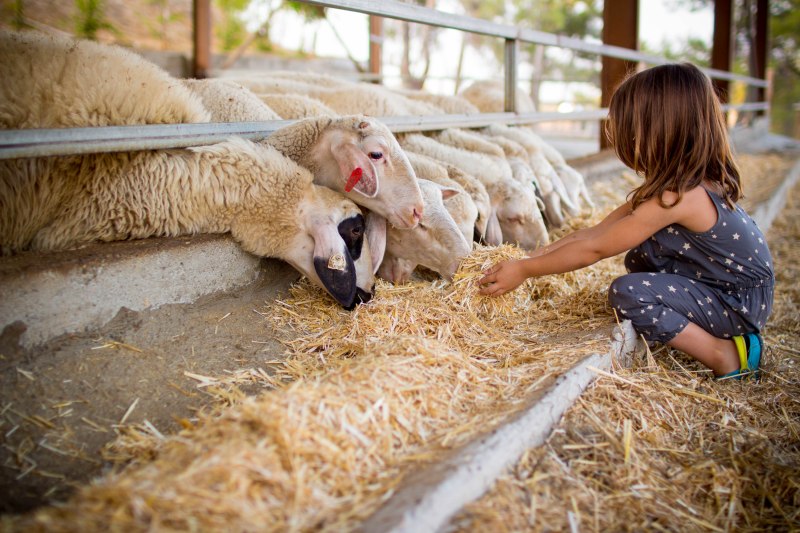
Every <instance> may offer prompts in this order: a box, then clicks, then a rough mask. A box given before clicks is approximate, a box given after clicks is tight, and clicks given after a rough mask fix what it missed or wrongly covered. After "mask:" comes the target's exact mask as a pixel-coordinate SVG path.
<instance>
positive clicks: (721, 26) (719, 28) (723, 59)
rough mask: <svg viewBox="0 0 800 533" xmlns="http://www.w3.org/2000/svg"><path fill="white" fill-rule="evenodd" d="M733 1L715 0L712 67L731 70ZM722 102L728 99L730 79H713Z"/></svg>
mask: <svg viewBox="0 0 800 533" xmlns="http://www.w3.org/2000/svg"><path fill="white" fill-rule="evenodd" d="M732 22H733V3H732V1H731V0H715V1H714V38H713V44H712V46H711V68H713V69H717V70H726V71H730V70H731V35H732V33H733V24H732ZM713 83H714V87H715V88H716V90H717V95H718V96H719V99H720V101H721V102H723V103H725V102H727V101H728V90H729V87H730V83H729V82H728V80H721V79H715V80H713Z"/></svg>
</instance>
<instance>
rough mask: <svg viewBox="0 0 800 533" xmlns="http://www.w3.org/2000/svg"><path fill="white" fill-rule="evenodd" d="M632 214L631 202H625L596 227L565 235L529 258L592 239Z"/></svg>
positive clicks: (537, 250)
mask: <svg viewBox="0 0 800 533" xmlns="http://www.w3.org/2000/svg"><path fill="white" fill-rule="evenodd" d="M630 212H631V204H630V202H625V203H624V204H622V205H621V206H619V207H617V208H616V209H614V210H613V211H611V213H609V214H608V215H606V217H605V218H604V219H603V220H601V221H600V222H598V223H597V224H595V225H594V226H591V227H588V228H583V229H579V230H576V231H573V232H572V233H570V234H569V235H565V236H564V237H562V238H560V239H559V240H557V241H555V242H553V243H550V244H548V245H547V246H542V247H540V248H537V249H535V250H534V251H532V252H531V253H529V254H528V257H538V256H540V255H544V254H547V253H550V252H552V251H554V250H557V249H558V248H561V247H562V246H564V245H565V244H567V243H570V242H572V241H574V240H579V239H591V238H592V237H593V236H595V235H597V234H599V233H601V232H602V231H603V229H604V228H607V227H608V226H610V225H611V224H613V223H614V222H616V221H617V220H619V219H620V218H622V217H624V216H625V215H627V214H629V213H630Z"/></svg>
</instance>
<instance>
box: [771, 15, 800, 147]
mask: <svg viewBox="0 0 800 533" xmlns="http://www.w3.org/2000/svg"><path fill="white" fill-rule="evenodd" d="M770 10H771V13H770V15H771V16H770V21H769V23H770V28H769V30H770V38H771V39H772V42H771V56H770V66H771V67H772V69H773V77H772V87H773V89H772V117H771V118H772V130H773V131H775V132H778V133H782V134H784V135H793V136H794V137H798V138H800V0H772V2H771V5H770Z"/></svg>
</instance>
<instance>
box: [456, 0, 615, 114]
mask: <svg viewBox="0 0 800 533" xmlns="http://www.w3.org/2000/svg"><path fill="white" fill-rule="evenodd" d="M462 5H463V6H464V9H465V10H466V11H467V13H468V14H469V15H470V16H474V17H479V18H482V19H486V20H498V19H500V20H499V21H506V22H507V23H513V24H516V25H518V26H520V27H523V28H529V29H532V30H537V31H543V32H547V33H557V34H559V35H564V36H567V37H578V38H585V37H589V36H593V37H599V36H600V30H601V27H602V26H601V24H602V0H508V1H505V0H489V1H479V0H462ZM466 43H471V44H472V45H473V46H476V47H481V46H487V45H488V46H489V47H490V48H491V49H492V51H493V52H494V53H495V55H496V57H497V58H498V60H499V61H501V62H502V56H503V43H502V42H501V40H499V39H491V40H487V39H486V38H479V37H475V36H473V37H471V38H468V39H466V40H465V44H466ZM488 43H490V44H488ZM462 54H463V51H462ZM520 57H521V58H527V59H528V61H530V63H531V65H532V67H533V76H532V78H531V80H530V94H531V98H532V99H533V101H534V103H535V104H536V105H537V106H538V105H539V89H540V87H541V84H542V81H543V80H546V79H567V78H568V79H570V80H571V81H593V82H597V81H598V75H597V72H599V61H598V59H597V57H596V56H595V55H593V54H585V53H582V52H577V51H569V50H556V49H548V48H547V47H545V46H543V45H538V44H526V43H523V44H521V45H520Z"/></svg>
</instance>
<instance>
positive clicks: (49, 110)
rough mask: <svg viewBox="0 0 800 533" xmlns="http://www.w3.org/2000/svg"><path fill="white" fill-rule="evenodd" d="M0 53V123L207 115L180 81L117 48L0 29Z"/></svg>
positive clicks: (53, 124)
mask: <svg viewBox="0 0 800 533" xmlns="http://www.w3.org/2000/svg"><path fill="white" fill-rule="evenodd" d="M0 57H2V61H1V62H0V69H2V71H3V72H4V73H6V74H4V75H3V76H0V92H2V95H3V98H2V99H0V128H3V129H10V128H66V127H77V126H111V125H118V124H129V125H133V124H176V123H193V122H208V121H209V120H210V115H209V113H208V111H207V110H206V109H205V107H204V106H203V103H202V101H201V100H200V98H199V97H197V96H196V95H193V94H192V93H191V92H190V91H189V90H188V89H186V87H184V86H183V85H182V84H181V83H180V81H178V80H176V79H174V78H172V77H171V76H169V75H168V74H167V73H166V72H164V71H163V70H161V69H160V68H159V67H157V66H155V65H153V64H152V63H149V62H148V61H146V60H145V59H143V58H142V57H141V56H139V55H137V54H135V53H133V52H130V51H127V50H124V49H122V48H119V47H109V46H105V45H101V44H98V43H95V42H92V41H71V40H66V39H64V38H57V37H54V36H50V35H46V34H41V33H38V32H33V31H30V32H11V31H0ZM92 73H103V75H92ZM55 81H57V82H58V85H55V84H54V82H55ZM132 93H135V97H134V96H133V95H132ZM32 102H36V104H37V105H31V103H32Z"/></svg>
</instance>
